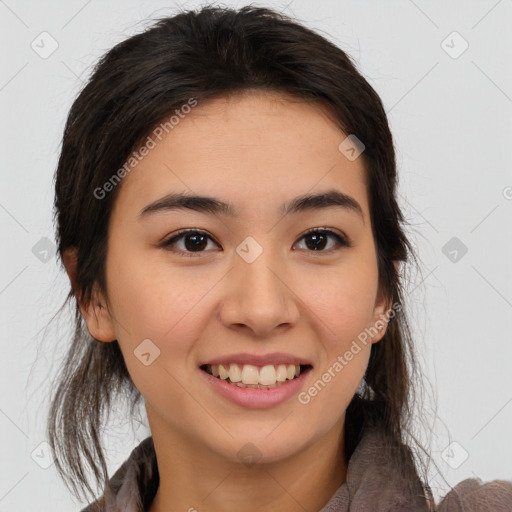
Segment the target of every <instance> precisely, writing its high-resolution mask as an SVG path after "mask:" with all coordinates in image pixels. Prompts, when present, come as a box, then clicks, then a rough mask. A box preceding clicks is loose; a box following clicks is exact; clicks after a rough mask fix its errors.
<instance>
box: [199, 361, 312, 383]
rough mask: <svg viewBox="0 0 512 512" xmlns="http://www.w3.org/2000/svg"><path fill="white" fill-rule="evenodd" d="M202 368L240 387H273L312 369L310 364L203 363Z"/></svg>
mask: <svg viewBox="0 0 512 512" xmlns="http://www.w3.org/2000/svg"><path fill="white" fill-rule="evenodd" d="M199 368H200V370H202V371H204V372H206V373H208V374H209V375H211V376H213V377H215V378H217V379H219V380H222V381H224V382H226V383H227V384H232V385H235V386H238V387H240V388H253V389H273V388H276V387H280V386H282V385H284V384H286V383H287V382H290V381H292V380H295V379H297V378H299V377H300V376H301V375H302V374H304V373H306V372H308V371H310V370H311V369H312V368H313V367H312V365H310V364H296V365H295V364H279V365H266V366H256V365H251V364H246V365H239V364H235V363H227V364H203V365H201V366H200V367H199Z"/></svg>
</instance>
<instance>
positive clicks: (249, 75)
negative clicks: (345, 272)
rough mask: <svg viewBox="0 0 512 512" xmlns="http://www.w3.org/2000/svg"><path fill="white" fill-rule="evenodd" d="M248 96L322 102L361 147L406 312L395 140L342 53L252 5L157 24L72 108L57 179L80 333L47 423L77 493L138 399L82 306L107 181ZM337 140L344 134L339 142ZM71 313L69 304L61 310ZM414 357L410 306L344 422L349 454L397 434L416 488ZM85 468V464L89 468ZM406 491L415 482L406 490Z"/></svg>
mask: <svg viewBox="0 0 512 512" xmlns="http://www.w3.org/2000/svg"><path fill="white" fill-rule="evenodd" d="M249 89H261V90H269V91H277V92H281V93H283V94H285V95H288V96H293V97H295V98H298V99H300V100H302V101H308V102H315V103H316V104H318V105H322V106H324V107H326V108H327V109H328V110H329V112H330V113H331V114H332V116H333V119H335V120H336V122H337V123H338V125H339V127H340V130H341V131H342V132H343V133H344V134H347V135H348V134H353V135H355V136H356V137H357V138H358V139H359V140H361V141H362V142H363V143H364V145H365V150H364V152H363V153H362V156H361V158H363V162H364V165H365V170H366V180H367V184H368V197H369V204H370V216H371V225H372V230H373V236H374V240H375V244H376V250H377V258H378V275H379V288H380V290H381V291H383V292H384V293H385V294H386V296H387V297H389V299H390V301H391V302H392V303H393V304H400V305H402V306H404V305H403V303H402V299H403V282H402V276H401V275H400V270H399V269H398V270H397V269H395V267H394V264H393V261H395V260H396V261H402V262H405V261H407V260H410V259H411V256H412V257H413V258H414V252H413V250H412V247H411V244H410V242H409V241H408V239H407V237H406V235H405V233H404V229H403V226H404V223H405V221H404V218H403V216H402V213H401V211H400V208H399V206H398V204H397V200H396V186H397V176H396V164H395V152H394V147H393V139H392V135H391V132H390V129H389V126H388V121H387V117H386V113H385V110H384V108H383V105H382V102H381V100H380V98H379V96H378V95H377V93H376V92H375V90H374V89H373V88H372V87H371V86H370V84H369V83H368V82H367V81H366V79H365V78H364V77H363V76H362V75H361V74H360V73H359V72H358V71H357V69H356V66H355V64H354V63H353V62H352V61H351V59H350V58H349V56H348V55H347V54H346V53H345V52H344V51H342V50H341V49H340V48H338V47H337V46H335V45H334V44H332V43H331V42H329V41H328V40H327V39H325V38H324V37H323V36H321V35H319V34H318V33H316V32H314V31H312V30H310V29H308V28H306V27H304V26H302V25H301V24H299V23H298V22H297V21H295V20H292V19H291V18H289V17H288V16H285V15H284V14H282V13H277V12H274V11H272V10H270V9H266V8H257V7H252V6H247V7H243V8H241V9H239V10H235V9H230V8H221V7H212V6H209V7H208V6H207V7H203V8H202V9H200V10H198V11H188V12H180V13H179V14H176V15H174V16H172V17H165V18H162V19H159V20H156V21H155V23H154V24H153V25H152V26H151V27H150V28H148V29H146V30H145V31H144V32H142V33H139V34H137V35H135V36H133V37H130V38H129V39H126V40H124V41H122V42H121V43H119V44H117V45H116V46H115V47H113V48H112V49H111V50H110V51H108V53H106V54H105V55H104V56H103V57H102V58H101V59H100V61H99V62H98V64H97V65H96V66H95V68H94V71H93V73H92V76H91V77H90V79H89V80H88V83H87V84H86V86H85V87H84V88H83V90H82V91H81V92H80V94H79V95H78V97H77V98H76V100H75V102H74V103H73V105H72V107H71V110H70V112H69V116H68V119H67V123H66V126H65V130H64V135H63V140H62V150H61V153H60V158H59V162H58V167H57V170H56V175H55V222H56V239H57V244H58V253H59V256H60V258H61V260H62V258H63V253H64V251H65V250H67V249H70V248H75V249H76V251H77V270H76V287H75V289H71V290H70V291H69V294H68V296H67V298H66V301H65V303H64V305H65V304H66V303H68V301H72V302H73V305H74V309H75V327H74V337H73V339H72V340H71V343H70V346H69V351H68V353H67V356H66V358H65V360H64V362H63V365H62V369H61V370H60V376H59V381H58V385H57V386H56V387H55V390H54V393H53V396H52V401H51V407H50V411H49V416H48V438H49V443H50V446H51V448H52V450H53V454H54V457H55V459H56V466H57V469H58V471H59V472H60V474H61V476H62V478H63V479H64V481H65V483H66V484H67V485H68V487H69V488H70V489H71V490H73V492H74V494H75V496H77V497H80V495H81V494H82V493H83V494H84V496H86V494H85V493H86V492H88V493H89V494H90V495H92V496H94V494H95V493H94V490H93V488H92V487H91V485H90V482H88V478H87V476H86V472H87V471H89V470H92V473H93V475H94V477H95V479H96V483H97V484H98V485H100V486H102V488H103V491H104V492H107V491H108V475H107V467H106V463H105V458H104V453H103V450H102V447H101V439H100V434H101V432H102V429H103V426H104V424H105V422H106V420H107V419H108V413H109V411H110V409H111V406H112V405H113V403H114V400H119V399H121V398H122V397H125V398H128V399H129V401H130V402H131V404H132V412H133V407H135V405H136V404H137V403H138V401H139V399H140V393H139V392H138V390H137V389H136V388H135V386H134V384H133V382H132V380H131V378H130V375H129V373H128V371H127V368H126V365H125V363H124V360H123V356H122V354H121V351H120V348H119V345H118V342H117V341H113V342H111V343H101V342H98V341H97V340H94V339H93V338H92V337H91V336H90V334H89V332H88V330H87V327H86V325H85V323H84V320H83V317H82V315H81V312H80V308H79V302H80V303H82V304H87V303H88V302H89V301H90V300H91V298H92V292H93V285H94V284H95V283H96V284H97V286H99V289H100V290H101V291H102V292H103V293H104V294H105V296H106V292H107V290H106V289H105V257H106V251H107V232H108V229H107V228H108V223H109V219H110V215H111V212H112V207H113V204H114V202H115V200H116V197H117V194H118V193H119V190H120V188H121V186H122V182H121V183H119V185H117V186H116V187H113V190H112V191H110V192H109V193H108V194H105V195H104V197H103V198H101V199H98V197H97V194H95V193H94V191H95V190H97V189H98V188H101V187H103V186H104V184H105V183H106V182H108V181H109V180H110V179H111V178H112V176H113V175H114V174H115V173H116V171H117V170H118V169H120V168H121V167H122V166H123V165H124V163H125V162H126V161H127V159H128V158H129V156H130V154H131V153H132V152H133V151H135V150H136V149H137V148H139V147H140V146H141V144H142V142H143V141H144V139H145V137H147V135H148V134H149V133H151V131H152V129H153V128H154V127H155V126H157V125H158V123H160V122H161V121H162V119H165V118H166V117H168V116H170V115H171V114H172V113H173V112H174V111H175V109H178V108H180V106H182V105H184V104H186V103H187V102H188V101H189V100H190V98H195V99H196V100H197V101H198V102H199V104H201V102H205V101H207V100H209V99H212V98H215V97H219V96H228V95H231V94H236V93H242V92H243V91H245V90H249ZM340 141H341V139H340ZM63 307H64V306H63ZM416 366H417V365H416V362H415V357H414V351H413V345H412V340H411V335H410V330H409V327H408V324H407V320H406V315H405V312H404V311H401V312H400V313H398V314H397V315H396V316H395V317H394V318H392V319H391V320H390V322H389V326H388V329H387V331H386V334H385V336H384V338H383V339H382V340H381V341H380V342H379V343H376V344H373V345H372V348H371V355H370V360H369V364H368V368H367V371H366V373H365V376H364V379H363V382H362V386H361V388H360V390H359V392H358V393H357V394H356V395H355V396H354V398H353V400H352V402H351V403H350V405H349V407H348V409H347V414H346V427H345V431H346V453H347V457H350V455H351V453H352V452H353V450H354V449H355V446H356V445H357V442H358V440H359V438H360V434H361V431H362V427H363V426H371V425H373V426H376V427H377V428H379V429H380V430H381V431H382V432H384V433H385V434H386V436H388V439H389V446H390V447H391V448H390V451H391V452H392V453H393V456H394V457H395V458H396V460H397V462H398V464H399V467H400V468H401V470H402V471H403V474H404V476H405V477H406V478H409V479H410V480H411V482H412V481H413V480H414V476H415V475H416V473H415V471H414V468H413V466H412V461H411V460H410V459H409V458H408V456H407V453H405V454H404V452H401V451H400V450H396V449H394V448H393V446H397V445H398V444H399V443H401V442H402V441H403V440H404V434H405V431H406V430H407V428H408V425H409V423H410V420H411V412H412V411H411V409H412V407H411V404H412V400H413V399H414V396H415V395H414V393H413V385H412V384H413V382H414V378H413V377H414V375H415V372H416ZM87 467H88V468H89V469H87ZM411 488H414V485H413V484H411Z"/></svg>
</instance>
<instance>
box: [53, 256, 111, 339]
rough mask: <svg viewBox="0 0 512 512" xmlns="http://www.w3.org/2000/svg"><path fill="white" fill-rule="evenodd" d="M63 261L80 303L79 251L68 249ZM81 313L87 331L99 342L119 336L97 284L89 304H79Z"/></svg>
mask: <svg viewBox="0 0 512 512" xmlns="http://www.w3.org/2000/svg"><path fill="white" fill-rule="evenodd" d="M62 261H63V263H64V266H65V268H66V272H67V274H68V277H69V280H70V282H71V287H72V289H73V293H74V295H75V299H76V300H77V301H78V300H79V299H78V297H79V293H78V291H79V290H78V284H77V280H76V266H77V251H76V248H74V247H73V248H70V249H66V250H65V251H64V252H63V255H62ZM79 306H80V311H81V313H82V316H83V317H84V320H85V322H86V324H87V329H88V331H89V333H90V334H91V336H92V337H93V338H95V339H97V340H98V341H104V342H109V341H114V340H115V339H116V338H117V336H116V333H115V330H114V324H113V318H112V315H111V313H110V312H109V310H108V307H107V301H106V300H105V299H104V298H103V296H102V294H101V293H100V291H99V289H98V285H97V283H94V286H93V290H92V294H91V299H90V300H89V301H88V303H87V304H82V303H81V302H79Z"/></svg>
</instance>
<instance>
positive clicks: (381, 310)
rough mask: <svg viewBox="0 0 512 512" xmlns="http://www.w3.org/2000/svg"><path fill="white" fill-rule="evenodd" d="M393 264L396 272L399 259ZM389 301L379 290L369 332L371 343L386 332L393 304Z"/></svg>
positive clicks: (379, 338) (378, 339) (375, 341)
mask: <svg viewBox="0 0 512 512" xmlns="http://www.w3.org/2000/svg"><path fill="white" fill-rule="evenodd" d="M393 264H394V266H395V272H396V273H398V271H399V268H398V267H399V264H400V261H398V260H396V261H393ZM391 302H392V301H391V299H390V298H389V297H385V296H384V295H383V294H382V293H381V292H379V295H378V297H377V300H376V301H375V306H374V309H373V324H372V329H371V332H372V333H374V335H373V336H372V343H377V342H379V341H380V340H381V339H382V338H383V337H384V334H386V330H387V328H388V322H389V317H390V311H391V308H392V306H393V304H392V303H391Z"/></svg>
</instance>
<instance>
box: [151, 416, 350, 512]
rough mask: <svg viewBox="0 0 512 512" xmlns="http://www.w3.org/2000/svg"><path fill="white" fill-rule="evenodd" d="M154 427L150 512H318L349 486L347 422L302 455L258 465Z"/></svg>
mask: <svg viewBox="0 0 512 512" xmlns="http://www.w3.org/2000/svg"><path fill="white" fill-rule="evenodd" d="M148 418H149V415H148ZM157 423H158V422H157ZM150 425H151V432H152V437H153V442H154V446H155V451H156V454H157V464H158V472H159V476H160V483H159V487H158V490H157V493H156V496H155V498H154V500H153V502H152V504H151V506H150V508H149V512H174V511H189V512H198V511H201V510H208V512H221V511H222V512H235V511H236V512H238V511H239V510H240V508H243V510H244V512H256V511H261V510H286V511H288V512H304V510H311V511H318V510H320V509H321V508H322V507H323V506H324V505H325V504H326V503H327V502H328V501H329V499H330V498H331V496H332V495H333V494H334V493H335V492H336V490H337V489H338V488H339V487H340V485H341V484H342V483H343V482H344V481H345V477H346V457H345V449H344V429H343V425H344V418H343V419H342V420H341V421H340V423H337V424H336V425H335V426H334V428H333V429H331V430H330V431H329V432H327V433H326V434H325V435H324V436H323V437H321V438H319V439H318V440H316V441H315V442H314V443H312V444H310V445H309V446H307V447H305V448H304V449H302V450H301V451H299V452H297V453H295V454H293V455H291V456H289V457H287V458H285V459H280V460H278V461H276V462H272V463H258V462H256V463H254V464H252V465H248V464H243V463H241V462H233V461H232V460H226V459H225V458H222V457H219V454H217V453H213V452H211V451H208V450H206V449H205V448H204V446H198V445H197V444H198V443H197V441H196V442H193V441H192V440H191V439H188V438H187V437H186V436H184V435H179V434H177V433H176V432H172V433H169V430H168V429H165V428H158V425H155V424H151V420H150ZM241 504H243V507H241Z"/></svg>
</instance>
